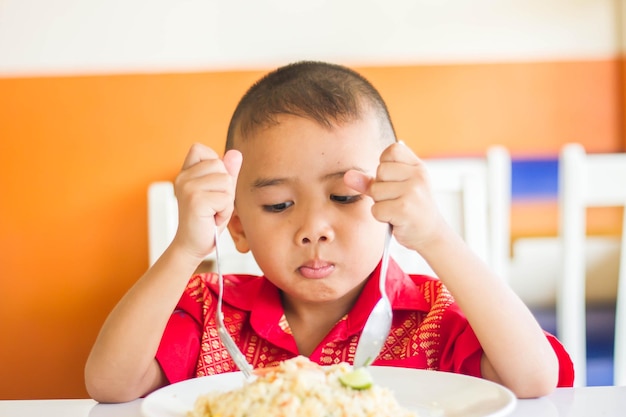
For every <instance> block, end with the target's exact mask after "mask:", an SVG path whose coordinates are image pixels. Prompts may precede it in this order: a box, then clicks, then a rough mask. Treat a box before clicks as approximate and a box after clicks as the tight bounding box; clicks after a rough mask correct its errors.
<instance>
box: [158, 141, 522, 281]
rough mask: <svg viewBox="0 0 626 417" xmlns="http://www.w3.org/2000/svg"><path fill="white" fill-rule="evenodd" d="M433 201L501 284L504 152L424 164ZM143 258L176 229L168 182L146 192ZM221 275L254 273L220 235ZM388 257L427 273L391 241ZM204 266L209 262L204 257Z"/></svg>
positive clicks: (506, 187)
mask: <svg viewBox="0 0 626 417" xmlns="http://www.w3.org/2000/svg"><path fill="white" fill-rule="evenodd" d="M425 163H426V167H427V169H428V172H429V177H430V180H431V186H432V191H433V194H434V198H435V200H436V201H437V204H438V205H439V208H440V210H441V211H442V214H443V216H444V217H445V218H446V220H447V221H448V222H449V224H450V225H451V226H452V227H453V228H454V229H455V230H456V231H457V232H458V233H459V234H460V235H461V236H462V237H463V238H464V239H465V241H466V242H467V243H468V245H469V246H470V247H471V248H472V250H474V252H476V254H478V256H480V257H481V258H482V259H483V260H485V261H486V262H487V263H488V264H489V265H490V266H491V267H492V268H493V269H494V270H495V271H496V273H498V274H499V275H500V276H502V277H503V278H504V279H506V278H507V277H508V265H509V247H510V225H509V218H510V217H509V212H510V199H511V191H510V187H511V161H510V156H509V153H508V151H507V150H506V148H504V147H502V146H494V147H491V148H489V149H488V151H487V153H486V156H485V157H471V158H470V157H468V158H439V159H426V160H425ZM148 223H149V225H148V226H149V227H148V235H149V256H150V265H152V264H153V263H154V262H155V261H156V260H157V258H158V257H159V256H160V255H161V254H162V253H163V251H164V250H165V249H166V248H167V246H168V245H169V244H170V242H171V241H172V239H173V238H174V234H175V233H176V227H177V224H178V206H177V204H176V198H175V196H174V188H173V185H172V183H171V182H155V183H152V184H150V187H149V190H148ZM220 243H221V246H220V258H221V268H222V271H223V272H224V273H229V272H230V273H243V274H245V273H249V274H260V269H259V267H258V266H257V264H256V262H255V261H254V258H253V256H252V255H251V254H250V253H246V254H241V253H239V252H238V251H237V250H236V248H235V245H234V243H233V241H232V239H231V237H230V234H229V233H227V232H225V233H222V234H221V236H220ZM391 256H392V257H393V258H394V259H395V260H396V262H398V264H399V265H400V266H401V267H402V268H403V269H404V270H405V271H406V272H408V273H424V274H433V271H432V269H431V268H430V267H429V266H428V265H427V264H426V262H425V261H424V260H423V259H422V258H421V257H420V256H419V255H418V254H417V253H416V252H414V251H410V250H408V249H406V248H404V247H403V246H401V245H399V244H398V243H397V242H395V239H394V241H393V242H392V246H391ZM206 260H208V261H212V260H214V255H213V254H210V255H209V256H208V257H207V259H206Z"/></svg>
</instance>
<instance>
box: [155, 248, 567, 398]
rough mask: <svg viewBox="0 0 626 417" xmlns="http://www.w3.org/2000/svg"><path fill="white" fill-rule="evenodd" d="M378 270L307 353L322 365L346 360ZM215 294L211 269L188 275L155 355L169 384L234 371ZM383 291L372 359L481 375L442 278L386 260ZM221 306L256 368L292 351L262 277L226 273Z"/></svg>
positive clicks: (477, 353)
mask: <svg viewBox="0 0 626 417" xmlns="http://www.w3.org/2000/svg"><path fill="white" fill-rule="evenodd" d="M379 268H380V265H379V266H378V268H377V269H376V270H375V271H374V272H373V273H372V276H371V278H370V279H369V280H368V282H367V283H366V285H365V287H364V288H363V291H362V293H361V295H360V296H359V299H358V300H357V302H356V303H355V305H354V307H353V308H352V310H351V311H350V312H349V313H348V314H347V315H346V316H344V317H343V318H342V319H341V320H339V322H337V324H336V325H335V326H334V327H333V328H332V329H331V331H330V332H329V333H328V335H326V337H325V338H324V340H322V342H321V343H320V344H319V345H318V346H317V348H315V350H314V351H313V353H312V354H311V355H310V356H309V358H310V359H311V360H312V361H314V362H317V363H319V364H321V365H330V364H334V363H338V362H349V363H352V361H353V359H354V354H355V352H356V345H357V342H358V340H359V335H360V334H361V331H362V330H363V326H364V325H365V321H366V320H367V317H368V314H369V312H370V311H371V310H372V308H373V306H374V304H375V303H376V302H377V301H378V299H379V298H380V293H379V291H378V278H377V277H378V275H379V270H378V269H379ZM217 292H218V287H217V277H216V275H215V274H200V275H195V276H194V277H192V279H191V280H190V281H189V284H188V285H187V288H186V289H185V291H184V293H183V295H182V297H181V299H180V301H179V303H178V306H177V308H176V310H175V311H174V313H173V314H172V316H171V318H170V320H169V322H168V325H167V327H166V329H165V332H164V334H163V338H162V339H161V344H160V346H159V349H158V352H157V354H156V359H157V360H158V362H159V364H160V365H161V367H162V369H163V371H164V372H165V375H166V377H167V379H168V380H169V381H170V383H174V382H178V381H182V380H185V379H190V378H193V377H196V376H204V375H213V374H219V373H223V372H230V371H236V370H237V368H236V366H235V364H234V362H233V361H232V360H231V359H230V356H229V355H228V353H227V352H226V350H225V349H224V347H223V345H222V343H221V342H220V340H219V336H218V335H217V331H216V323H215V309H216V305H217ZM387 293H388V295H389V299H390V301H391V305H392V307H393V324H392V327H391V333H390V335H389V337H388V338H387V341H386V343H385V345H384V347H383V349H382V351H381V353H380V355H379V356H378V358H377V359H376V360H375V361H374V363H373V364H374V365H387V366H402V367H407V368H417V369H432V370H439V371H448V372H455V373H462V374H466V375H472V376H478V377H479V376H480V359H481V356H482V353H483V351H482V348H481V346H480V343H479V342H478V339H477V338H476V335H475V334H474V331H473V330H472V328H471V327H470V325H469V323H468V322H467V319H466V318H465V316H464V315H463V313H462V312H461V311H460V309H459V307H458V306H457V304H456V303H455V302H454V300H453V298H452V296H451V295H450V293H449V292H448V291H447V290H446V288H445V287H444V286H443V285H442V284H441V281H439V280H438V279H436V278H433V277H429V276H425V275H407V274H405V273H404V272H402V270H401V269H400V268H399V267H398V265H397V264H396V263H395V262H393V260H391V261H390V262H389V271H388V275H387ZM223 311H224V322H225V324H226V326H227V327H228V331H229V333H230V334H231V335H232V337H233V339H234V340H235V342H236V343H237V344H238V345H239V347H240V349H241V351H242V352H243V353H244V355H245V356H246V358H247V359H248V362H249V363H251V364H252V365H253V366H254V367H255V368H257V367H266V366H274V365H276V364H277V363H278V362H280V361H283V360H286V359H289V358H292V357H294V356H297V355H298V349H297V347H296V342H295V339H294V338H293V336H292V334H291V331H290V329H289V325H288V324H287V320H286V319H285V315H284V312H283V308H282V303H281V301H280V293H279V290H278V288H277V287H275V286H274V285H273V284H272V283H271V282H270V281H268V280H267V279H266V278H265V277H257V276H250V275H226V276H225V286H224V303H223ZM546 337H548V339H549V341H550V343H551V345H552V346H553V348H554V350H555V352H556V354H557V356H558V358H559V364H560V375H559V386H571V385H572V384H573V379H574V371H573V365H572V362H571V360H570V358H569V355H568V354H567V352H566V351H565V350H564V348H563V346H562V345H561V344H560V343H559V341H558V340H556V338H555V337H554V336H552V335H550V334H546Z"/></svg>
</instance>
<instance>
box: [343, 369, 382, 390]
mask: <svg viewBox="0 0 626 417" xmlns="http://www.w3.org/2000/svg"><path fill="white" fill-rule="evenodd" d="M339 382H341V383H342V384H343V385H345V386H346V387H349V388H352V389H356V390H364V389H368V388H370V387H371V386H372V384H373V383H374V380H373V379H372V375H371V374H370V373H369V372H368V371H367V369H366V368H364V367H361V368H356V369H353V370H352V371H350V372H346V373H345V374H343V375H340V376H339Z"/></svg>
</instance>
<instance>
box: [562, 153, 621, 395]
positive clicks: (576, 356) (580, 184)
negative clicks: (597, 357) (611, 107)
mask: <svg viewBox="0 0 626 417" xmlns="http://www.w3.org/2000/svg"><path fill="white" fill-rule="evenodd" d="M610 206H622V207H624V206H626V154H625V153H614V154H589V155H588V154H586V152H585V149H584V148H583V147H582V146H581V145H579V144H567V145H565V146H564V147H563V149H562V150H561V153H560V156H559V217H560V220H559V221H560V225H559V235H560V238H561V245H562V250H563V253H562V274H561V276H560V277H559V285H558V289H557V299H556V309H557V334H558V336H559V339H560V340H561V341H562V342H563V344H564V345H565V347H566V349H567V350H568V352H569V354H570V355H571V357H572V360H573V361H574V370H575V372H576V380H575V382H574V384H575V385H576V386H584V385H586V379H587V378H586V363H587V360H586V359H587V358H586V357H587V353H586V306H585V301H586V296H585V240H586V209H587V208H588V207H610ZM625 215H626V214H625ZM623 223H624V224H623V226H624V229H623V231H624V233H622V237H621V250H620V272H619V281H618V283H619V284H618V292H617V299H616V300H617V310H616V323H615V324H616V326H615V353H614V384H615V385H626V305H625V303H626V218H625V219H624V222H623Z"/></svg>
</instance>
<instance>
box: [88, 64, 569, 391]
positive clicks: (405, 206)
mask: <svg viewBox="0 0 626 417" xmlns="http://www.w3.org/2000/svg"><path fill="white" fill-rule="evenodd" d="M175 190H176V196H177V198H178V204H179V213H180V214H179V226H178V230H177V233H176V236H175V237H174V240H173V242H172V243H171V245H170V246H169V247H168V248H167V250H166V251H165V252H164V253H163V255H162V256H161V258H160V259H159V260H158V261H157V262H156V263H155V264H154V265H153V267H152V268H150V269H149V270H148V271H147V272H146V273H145V274H144V276H143V277H141V279H140V280H139V281H138V282H137V283H136V284H135V285H134V286H133V287H132V288H131V289H130V290H129V292H128V293H127V294H126V295H125V296H124V297H123V299H122V300H121V301H120V303H119V304H118V305H117V306H116V307H115V309H114V310H113V311H112V312H111V314H110V316H109V317H108V319H107V320H106V322H105V324H104V326H103V328H102V330H101V333H100V335H99V336H98V339H97V341H96V343H95V344H94V347H93V349H92V352H91V354H90V357H89V359H88V361H87V364H86V368H85V378H86V384H87V389H88V391H89V393H90V395H91V396H92V397H93V398H94V399H96V400H99V401H105V402H111V401H113V402H116V401H127V400H131V399H134V398H137V397H140V396H142V395H145V394H147V393H149V392H151V391H153V390H154V389H157V388H159V387H161V386H163V385H166V384H168V383H173V382H177V381H180V380H183V379H187V378H192V377H195V376H200V375H207V374H214V373H221V372H228V371H234V370H236V368H235V366H234V364H233V363H232V361H231V360H230V358H229V357H228V355H227V353H226V352H225V350H224V348H223V347H222V345H221V343H220V342H219V338H218V336H217V334H216V331H215V320H214V317H215V308H216V302H215V301H216V292H217V287H216V278H215V276H214V274H204V275H202V274H200V275H196V276H194V277H193V278H192V279H191V280H189V277H190V276H192V275H193V273H194V270H195V269H196V268H197V267H198V265H199V264H200V262H201V261H202V259H203V258H204V257H205V256H206V255H207V254H208V253H210V252H211V251H212V250H214V238H213V230H214V228H215V227H218V228H220V229H224V228H225V227H226V225H228V228H229V231H230V233H231V235H232V237H233V240H234V242H235V245H236V247H237V249H238V250H239V251H242V252H246V251H248V250H250V251H251V252H252V254H253V255H254V257H255V259H256V261H257V263H258V265H259V266H260V268H261V270H262V271H263V273H264V277H250V276H228V277H226V279H227V280H228V284H227V285H226V290H225V295H224V300H225V304H224V315H225V317H226V319H225V321H226V322H227V325H228V326H229V331H230V332H231V334H232V335H233V337H234V339H235V340H236V341H237V343H238V345H239V346H240V348H241V350H242V351H243V352H244V354H245V355H246V357H247V359H248V361H249V362H250V363H251V364H252V365H253V366H254V367H264V366H272V365H276V364H277V363H278V362H279V361H281V360H285V359H288V358H290V357H293V356H296V355H298V354H301V355H306V356H309V357H310V358H311V359H312V360H314V361H316V362H318V363H321V364H329V363H333V362H338V361H347V362H351V361H352V360H353V358H354V352H355V349H356V344H357V342H358V338H359V334H360V332H361V330H362V328H363V325H364V324H365V320H366V319H367V316H368V314H369V312H370V311H371V309H372V307H373V305H374V304H375V303H376V301H377V300H378V298H379V296H380V294H379V293H378V290H377V288H378V284H377V281H378V273H379V272H378V270H379V262H380V259H381V254H382V251H383V242H384V237H385V231H386V229H387V227H388V224H391V225H392V226H393V233H394V235H395V237H396V239H397V240H398V242H400V243H401V244H403V245H404V246H406V247H408V248H410V249H413V250H416V251H418V252H419V253H420V254H421V255H422V256H423V257H424V259H426V261H427V262H428V263H429V264H430V266H431V267H432V268H433V270H434V271H435V272H436V274H437V275H438V276H439V277H440V280H439V279H434V278H431V277H425V276H408V275H406V274H404V273H403V272H402V271H400V270H399V268H398V266H397V265H396V264H395V263H394V262H391V265H390V268H389V272H388V292H389V296H390V298H391V302H392V306H393V309H394V312H393V314H394V322H393V325H392V332H391V334H390V337H389V338H388V339H387V342H386V345H385V346H384V347H383V350H382V352H381V354H380V355H379V357H378V358H377V359H376V361H375V362H374V364H376V365H391V366H405V367H414V368H428V369H438V370H443V371H452V372H459V373H465V374H469V375H475V376H481V377H484V378H487V379H490V380H493V381H497V382H499V383H502V384H504V385H505V386H507V387H509V388H510V389H511V390H513V392H514V393H515V394H516V395H518V396H519V397H535V396H541V395H545V394H547V393H549V392H550V391H551V390H552V389H554V387H556V386H557V385H571V383H572V379H573V371H572V364H571V361H570V360H569V357H568V356H567V353H566V352H565V351H564V350H563V348H562V346H561V345H560V344H559V342H558V341H556V340H555V339H554V338H553V337H552V336H550V335H546V334H544V332H543V331H542V330H541V328H540V327H539V325H538V324H537V322H536V321H535V320H534V318H533V316H532V315H531V313H530V312H529V311H528V309H527V308H526V307H525V305H524V304H523V303H522V301H521V300H520V299H519V298H518V297H517V296H516V295H515V294H514V293H513V292H512V290H511V289H510V288H509V287H508V286H507V285H506V283H504V282H503V280H501V279H500V278H498V277H496V276H494V274H493V273H492V272H491V271H490V270H489V269H488V268H487V266H486V265H484V263H483V262H482V261H481V260H480V259H478V258H477V257H476V256H475V255H474V254H473V253H472V252H471V251H470V250H469V249H468V248H467V246H466V245H465V244H464V242H463V241H462V239H461V238H460V237H459V236H458V235H456V234H455V233H454V232H453V231H452V229H451V228H450V227H449V226H448V225H447V224H446V222H445V221H444V220H443V218H442V217H441V215H440V213H439V212H438V210H437V208H436V205H435V202H434V201H433V199H432V197H431V195H430V193H429V189H428V178H427V173H426V171H425V168H424V166H423V164H422V162H421V161H420V159H419V158H417V157H416V156H415V155H414V154H413V153H412V152H411V150H409V149H408V148H407V147H406V146H403V145H402V144H400V143H396V137H395V133H394V129H393V126H392V124H391V120H390V117H389V114H388V111H387V108H386V106H385V104H384V101H383V100H382V98H381V97H380V95H379V94H378V92H377V91H376V90H375V89H374V87H373V86H372V85H371V84H370V83H369V82H368V81H367V80H365V79H364V78H363V77H361V76H360V75H359V74H357V73H355V72H354V71H351V70H349V69H347V68H344V67H341V66H337V65H331V64H326V63H319V62H300V63H296V64H292V65H288V66H286V67H282V68H279V69H278V70H276V71H274V72H272V73H270V74H268V75H266V76H265V77H264V78H262V79H261V80H260V81H259V82H257V83H256V84H255V85H254V86H252V87H251V89H250V90H249V91H248V92H247V93H246V94H245V95H244V97H243V98H242V100H241V101H240V103H239V105H238V106H237V109H236V110H235V113H234V115H233V117H232V120H231V123H230V126H229V130H228V136H227V143H226V153H225V154H224V157H223V159H220V158H219V156H218V154H217V153H215V152H214V151H213V150H211V149H209V148H207V147H205V146H202V145H194V146H192V148H191V149H190V151H189V153H188V155H187V157H186V159H185V162H184V164H183V168H182V170H181V172H180V174H179V175H178V177H177V178H176V181H175ZM444 285H445V286H444ZM181 294H182V297H181ZM452 297H454V299H453V298H452ZM172 311H174V313H172ZM461 311H462V312H461Z"/></svg>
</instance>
